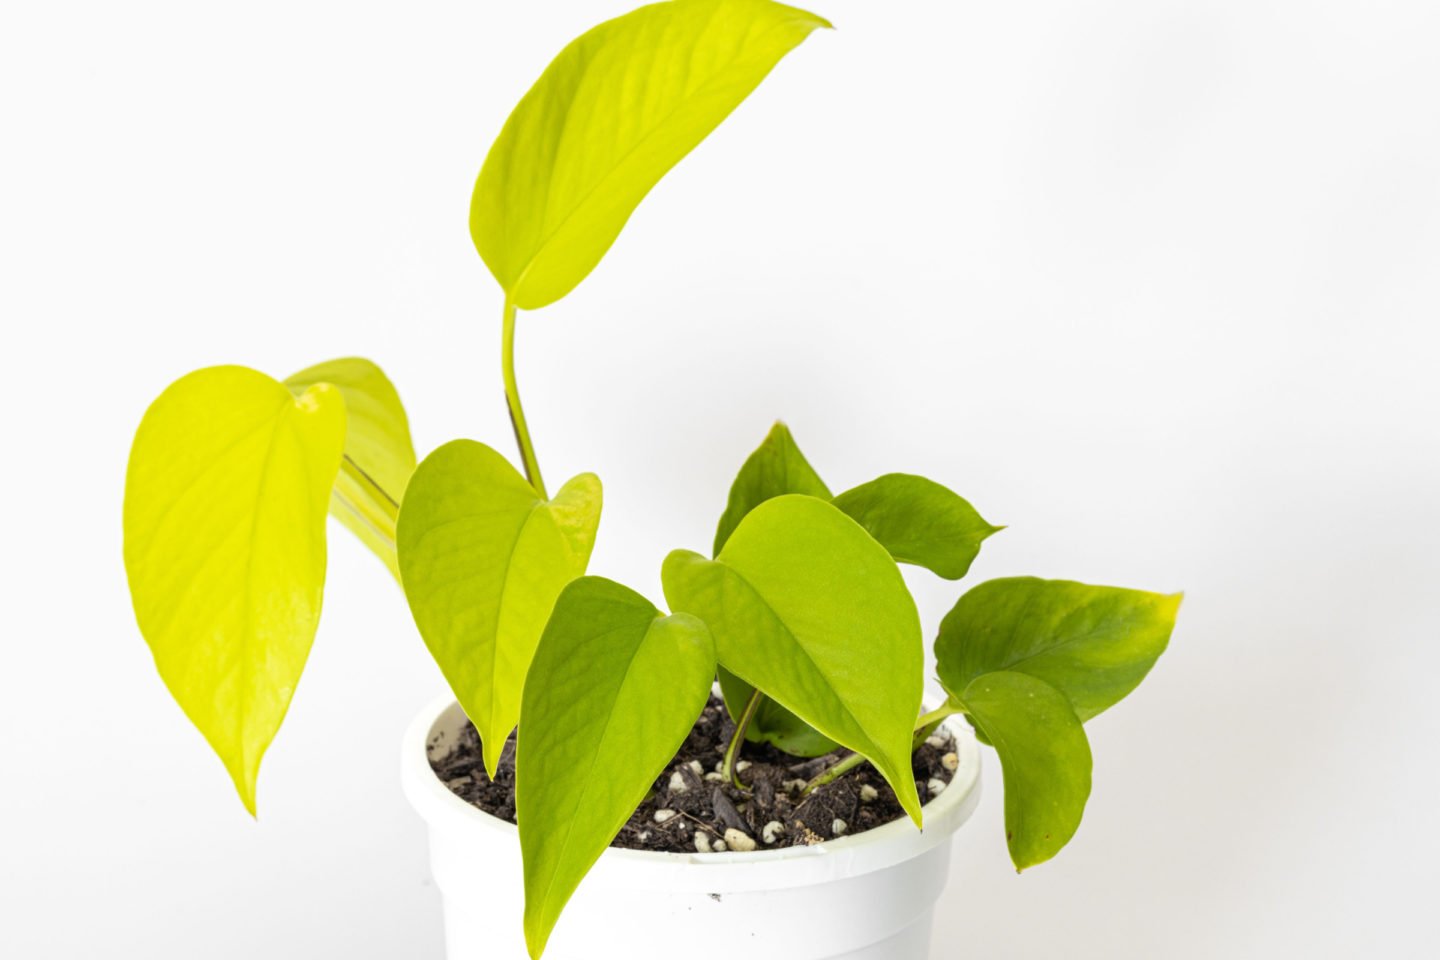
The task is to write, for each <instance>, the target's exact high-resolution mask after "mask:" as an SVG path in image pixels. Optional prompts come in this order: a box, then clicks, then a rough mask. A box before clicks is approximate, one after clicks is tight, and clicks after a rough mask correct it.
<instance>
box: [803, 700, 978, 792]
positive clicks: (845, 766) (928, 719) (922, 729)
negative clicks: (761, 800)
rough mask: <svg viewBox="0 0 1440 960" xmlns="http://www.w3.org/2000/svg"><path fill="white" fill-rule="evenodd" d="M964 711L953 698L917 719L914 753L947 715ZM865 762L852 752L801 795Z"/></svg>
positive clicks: (813, 781)
mask: <svg viewBox="0 0 1440 960" xmlns="http://www.w3.org/2000/svg"><path fill="white" fill-rule="evenodd" d="M964 712H965V711H964V710H963V709H962V708H961V706H960V705H959V704H958V703H956V702H955V701H953V700H946V701H945V703H944V704H943V705H942V706H941V707H940V708H939V709H936V710H931V711H930V712H929V713H927V714H925V715H924V716H922V717H921V718H920V719H919V720H916V721H915V735H914V736H913V737H912V738H911V739H910V751H911V752H912V753H913V752H914V751H916V750H919V749H920V744H922V743H924V742H925V741H926V740H927V739H929V737H930V735H931V734H932V733H934V732H935V728H936V727H938V726H940V724H941V723H943V722H944V720H945V718H946V717H951V716H954V715H955V714H957V713H964ZM865 762H866V760H865V758H864V757H863V756H861V755H860V754H858V753H852V754H850V755H849V756H848V757H846V758H845V759H843V760H841V761H840V762H839V763H837V764H835V765H834V766H833V767H830V768H828V769H826V770H822V771H821V772H820V774H819V775H818V776H817V777H815V779H813V780H811V781H810V782H809V783H807V784H805V789H804V790H801V791H800V796H802V797H808V796H810V794H812V793H814V792H815V791H816V790H818V789H820V788H821V787H823V786H825V784H827V783H830V782H831V781H834V780H838V779H840V778H841V777H843V776H844V775H845V774H847V773H849V772H850V771H851V770H854V769H855V768H856V767H858V766H860V764H862V763H865Z"/></svg>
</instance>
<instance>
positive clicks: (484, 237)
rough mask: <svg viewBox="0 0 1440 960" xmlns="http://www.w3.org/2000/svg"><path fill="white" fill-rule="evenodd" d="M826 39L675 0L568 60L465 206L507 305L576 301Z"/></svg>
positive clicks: (767, 13)
mask: <svg viewBox="0 0 1440 960" xmlns="http://www.w3.org/2000/svg"><path fill="white" fill-rule="evenodd" d="M826 26H829V24H827V23H826V22H825V21H824V20H822V19H821V18H820V17H817V16H815V15H813V14H810V13H806V12H804V11H803V10H797V9H795V8H793V7H787V6H782V5H781V4H778V3H771V2H769V0H674V2H669V3H655V4H651V5H649V6H645V7H641V8H640V9H638V10H635V11H633V12H631V13H628V14H626V15H624V16H622V17H617V18H616V19H614V20H609V21H607V22H605V23H602V24H601V25H600V26H598V27H595V28H594V29H593V30H591V31H589V32H588V33H586V34H584V35H583V36H581V37H580V38H579V39H578V40H576V41H574V42H573V43H571V44H570V45H569V46H568V47H566V48H565V49H564V50H563V51H562V52H561V53H560V55H559V56H558V57H556V58H555V60H554V62H552V63H551V64H550V66H549V67H548V68H546V70H545V72H544V73H543V74H542V75H541V77H540V79H539V80H538V81H536V83H535V85H534V86H533V87H531V88H530V91H529V92H528V93H527V94H525V96H524V98H523V99H521V101H520V103H519V104H518V105H517V106H516V107H515V110H514V112H512V113H511V114H510V119H509V120H507V121H506V123H505V127H504V129H503V130H501V132H500V136H499V137H498V138H497V139H496V141H495V144H494V146H493V147H491V149H490V154H489V156H487V157H486V159H485V165H484V167H483V168H482V169H481V171H480V176H479V179H478V180H477V181H476V184H475V194H474V198H473V199H472V201H471V206H470V233H471V236H472V237H473V238H474V240H475V247H476V249H477V250H479V252H480V256H481V257H482V258H483V259H484V260H485V263H486V265H487V266H489V268H490V272H491V273H493V274H494V275H495V279H496V280H497V281H498V282H499V283H500V286H501V287H502V288H504V290H505V293H506V296H507V298H508V299H509V300H510V302H511V303H513V304H515V305H516V306H518V307H520V308H522V309H535V308H538V307H543V306H545V305H546V304H548V303H553V302H554V301H556V300H559V299H560V298H561V297H563V296H565V294H567V293H569V292H570V291H571V290H572V289H574V288H575V286H576V285H577V284H578V283H580V281H581V280H583V279H585V277H586V275H588V274H589V273H590V271H591V270H593V269H594V268H595V265H596V264H598V263H599V262H600V259H601V257H603V256H604V255H605V252H606V251H607V250H608V249H610V245H611V244H612V243H614V242H615V238H616V237H617V236H618V235H619V233H620V230H621V229H622V228H623V227H624V226H625V221H626V220H628V219H629V218H630V214H631V213H633V212H634V210H635V208H636V207H637V206H638V205H639V204H640V201H641V200H643V199H644V198H645V195H646V194H647V193H649V192H650V189H651V188H652V187H654V186H655V184H656V183H657V182H659V180H660V178H661V177H663V176H664V175H665V173H666V172H667V171H669V170H670V168H671V167H673V166H674V165H675V164H676V163H679V162H680V160H681V158H683V157H684V156H685V155H686V154H687V153H689V152H690V151H691V150H693V149H694V148H695V147H696V146H697V145H698V144H699V143H700V141H702V140H704V139H705V137H706V136H708V135H709V134H710V131H712V130H714V129H715V128H716V127H717V126H719V124H720V122H721V121H723V120H724V119H725V118H726V117H727V116H728V115H729V114H730V112H731V111H732V110H734V109H735V108H736V107H737V106H739V104H740V102H741V101H743V100H744V99H745V98H746V97H747V96H748V95H749V94H750V91H752V90H754V89H755V87H757V86H758V85H759V84H760V81H761V80H763V79H764V78H765V75H766V74H768V73H769V72H770V70H771V69H772V68H773V67H774V66H775V64H776V63H778V62H779V61H780V59H781V58H782V57H784V56H785V54H787V53H789V52H790V51H791V50H792V49H793V48H795V47H796V46H797V45H799V44H800V42H801V41H803V40H804V39H805V38H806V37H807V36H809V34H810V33H811V31H813V30H815V29H816V28H818V27H826Z"/></svg>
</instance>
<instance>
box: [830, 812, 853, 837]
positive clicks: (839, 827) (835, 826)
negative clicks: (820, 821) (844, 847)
mask: <svg viewBox="0 0 1440 960" xmlns="http://www.w3.org/2000/svg"><path fill="white" fill-rule="evenodd" d="M849 829H850V825H849V824H847V823H846V822H845V821H844V820H841V819H839V818H838V817H837V818H836V819H835V820H834V821H833V822H832V823H831V824H830V832H831V833H833V834H835V836H837V837H843V836H845V831H846V830H849Z"/></svg>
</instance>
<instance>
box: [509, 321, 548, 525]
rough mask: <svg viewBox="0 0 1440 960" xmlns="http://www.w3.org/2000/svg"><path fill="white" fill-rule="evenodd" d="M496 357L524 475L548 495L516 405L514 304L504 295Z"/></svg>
mask: <svg viewBox="0 0 1440 960" xmlns="http://www.w3.org/2000/svg"><path fill="white" fill-rule="evenodd" d="M500 360H501V364H502V366H503V368H504V373H505V404H506V406H508V407H509V408H510V426H512V427H513V428H514V429H515V443H516V445H517V446H518V447H519V448H520V459H521V460H522V461H524V465H525V477H526V479H528V480H529V481H530V486H532V487H534V488H535V490H536V491H537V492H538V493H539V494H540V496H541V497H542V498H544V499H549V496H550V495H549V494H548V493H546V492H545V480H544V478H543V477H541V476H540V461H539V460H537V459H536V458H535V447H534V446H533V445H532V444H531V443H530V428H529V427H528V426H527V425H526V424H525V408H524V407H523V406H521V405H520V388H519V387H518V386H517V385H516V383H515V304H513V303H511V302H510V301H509V300H508V299H507V300H506V301H505V321H504V324H503V333H502V341H501V355H500Z"/></svg>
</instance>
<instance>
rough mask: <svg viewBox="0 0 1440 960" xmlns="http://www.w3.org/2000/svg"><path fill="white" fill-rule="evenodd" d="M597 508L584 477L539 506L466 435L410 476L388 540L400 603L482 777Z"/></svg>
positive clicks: (501, 741) (581, 561) (579, 566)
mask: <svg viewBox="0 0 1440 960" xmlns="http://www.w3.org/2000/svg"><path fill="white" fill-rule="evenodd" d="M600 501H601V491H600V480H599V479H598V478H597V477H596V476H595V475H594V474H591V473H583V474H580V475H579V476H577V477H575V478H574V479H572V480H570V481H569V482H568V483H566V484H565V486H563V487H561V488H560V492H559V493H558V494H557V495H556V496H555V498H554V499H553V500H543V499H541V497H540V495H539V494H538V493H536V492H535V488H534V487H532V486H530V484H529V483H528V482H527V481H526V480H525V478H524V477H522V476H521V475H520V474H519V473H518V472H517V471H516V470H515V468H514V467H512V466H511V465H510V463H509V462H508V461H507V460H506V459H505V458H504V457H502V456H501V455H500V454H498V453H496V452H495V451H494V450H492V449H490V448H489V447H487V446H485V445H484V444H483V443H476V442H475V441H473V440H455V441H452V442H450V443H447V444H445V445H444V446H443V447H440V448H439V449H438V450H436V451H435V452H434V453H432V454H430V455H429V456H428V457H426V458H425V459H424V460H423V461H422V462H421V463H420V466H419V467H418V468H417V469H416V470H415V475H414V476H413V477H411V478H410V486H409V489H408V490H407V491H406V494H405V500H404V503H403V504H402V506H401V509H400V522H399V525H398V528H397V538H396V539H397V545H398V548H399V556H400V573H401V575H402V577H403V580H404V584H405V596H406V599H408V600H409V601H410V611H411V613H413V614H414V616H415V624H416V626H418V627H419V628H420V635H421V636H422V637H424V639H425V644H426V646H428V647H429V648H430V653H431V654H432V655H433V656H434V657H435V661H436V662H437V663H438V664H439V665H440V670H441V672H442V673H444V674H445V679H446V680H448V681H449V683H450V688H451V689H452V690H453V691H454V692H455V697H456V699H458V700H459V701H460V705H461V706H462V707H464V708H465V713H466V714H467V715H469V717H470V720H471V721H472V722H473V723H474V724H475V728H476V729H477V730H478V731H479V733H480V738H481V741H482V744H483V747H484V757H485V767H486V769H487V770H489V771H490V772H491V773H494V771H495V770H496V769H497V767H498V765H499V762H500V753H501V751H502V750H503V749H504V747H505V740H506V738H507V737H509V735H510V731H511V730H513V729H514V727H515V722H516V720H517V719H519V716H520V703H521V699H520V697H521V688H522V685H523V684H524V682H525V673H526V671H527V670H528V669H529V668H530V659H531V657H532V656H534V653H535V646H536V644H538V643H539V642H540V634H541V631H542V630H544V628H545V621H546V620H547V619H549V617H550V611H551V609H552V608H553V607H554V606H555V598H556V597H558V596H559V595H560V591H561V590H562V589H564V587H565V585H566V584H567V583H569V582H570V581H571V580H574V579H575V578H576V577H578V576H580V575H581V574H583V573H584V572H585V567H586V565H587V564H588V563H589V562H590V550H591V548H592V547H594V545H595V530H596V528H597V526H598V525H599V523H600Z"/></svg>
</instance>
